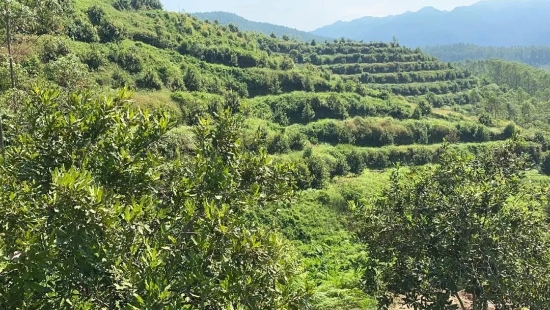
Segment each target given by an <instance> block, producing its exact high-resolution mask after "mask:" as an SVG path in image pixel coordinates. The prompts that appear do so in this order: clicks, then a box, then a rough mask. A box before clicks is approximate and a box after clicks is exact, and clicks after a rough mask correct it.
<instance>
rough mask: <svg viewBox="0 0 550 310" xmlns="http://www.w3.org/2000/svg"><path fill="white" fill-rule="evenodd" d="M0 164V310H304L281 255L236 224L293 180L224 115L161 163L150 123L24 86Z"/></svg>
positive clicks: (103, 104) (283, 250)
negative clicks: (185, 151)
mask: <svg viewBox="0 0 550 310" xmlns="http://www.w3.org/2000/svg"><path fill="white" fill-rule="evenodd" d="M9 121H10V123H9V124H8V125H9V126H10V128H14V130H10V132H9V134H10V136H9V141H10V144H9V145H8V146H7V148H6V153H5V156H0V227H2V230H0V257H1V260H0V307H2V308H4V307H5V306H7V307H8V308H11V309H22V308H26V309H39V308H49V309H101V308H106V309H117V308H124V309H307V307H308V302H307V301H308V300H307V296H308V293H307V291H306V289H305V287H304V286H303V285H302V284H301V283H302V282H301V280H300V279H299V278H298V277H297V276H296V275H297V274H298V273H300V270H299V266H298V263H297V260H296V259H295V258H294V257H293V254H292V253H293V252H292V250H290V249H289V248H288V245H287V244H286V243H285V242H284V241H283V240H281V239H280V237H279V236H278V235H277V234H275V233H273V232H270V231H266V230H264V229H262V228H260V227H258V225H256V224H255V223H254V222H251V220H250V217H249V216H248V213H249V212H251V211H252V210H254V209H255V208H258V207H260V206H262V205H264V204H266V203H277V202H280V203H284V202H285V201H288V199H289V198H290V197H291V195H290V194H291V192H292V189H293V184H294V182H293V177H292V174H291V171H290V170H289V169H288V167H286V166H281V165H277V164H274V163H272V161H271V159H270V158H269V157H268V156H267V153H266V151H265V150H263V149H262V148H261V147H260V148H258V149H257V150H255V151H249V150H246V149H245V148H244V146H242V145H241V142H240V139H239V137H241V133H240V132H239V131H240V129H239V128H240V127H239V126H240V124H241V123H242V122H241V121H240V120H238V119H236V118H234V117H233V116H232V115H231V113H229V112H223V113H220V114H219V115H215V116H214V117H213V118H212V119H210V120H202V121H201V122H200V123H199V125H198V126H197V127H196V130H195V136H196V137H197V139H196V141H197V144H196V147H195V150H194V154H195V155H194V156H192V157H190V156H188V157H182V158H176V159H175V160H173V161H172V160H168V159H164V158H163V157H162V156H161V153H160V152H158V150H161V149H162V148H163V144H162V143H163V140H162V139H161V138H162V137H163V136H164V135H165V133H166V132H167V131H168V130H169V129H170V128H172V127H173V126H174V122H173V121H172V120H171V118H170V116H169V115H168V114H167V113H166V112H163V111H154V112H153V111H147V110H140V109H136V108H133V107H131V106H130V102H129V98H128V96H127V94H126V93H124V92H123V93H121V94H120V95H118V96H116V97H113V98H110V97H96V96H91V95H89V94H85V93H73V94H70V95H69V96H67V97H64V96H61V95H60V93H59V91H56V90H51V89H43V88H40V87H35V89H34V91H33V93H32V94H31V96H30V98H29V100H27V101H25V102H23V103H22V109H21V111H20V116H19V117H17V118H13V119H10V120H9Z"/></svg>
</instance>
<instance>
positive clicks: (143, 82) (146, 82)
mask: <svg viewBox="0 0 550 310" xmlns="http://www.w3.org/2000/svg"><path fill="white" fill-rule="evenodd" d="M136 86H137V87H138V88H141V89H152V90H160V89H162V80H161V79H160V77H159V76H158V74H157V71H155V70H153V69H147V70H145V71H144V72H142V73H141V74H140V76H139V77H138V78H137V79H136Z"/></svg>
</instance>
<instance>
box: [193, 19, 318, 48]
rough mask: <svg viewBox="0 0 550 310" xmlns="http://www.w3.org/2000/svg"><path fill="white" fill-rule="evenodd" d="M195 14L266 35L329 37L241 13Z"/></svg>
mask: <svg viewBox="0 0 550 310" xmlns="http://www.w3.org/2000/svg"><path fill="white" fill-rule="evenodd" d="M192 15H193V16H196V17H198V18H199V19H201V20H205V21H206V20H208V21H211V22H214V23H216V22H217V23H219V24H221V25H226V26H229V25H230V24H232V25H234V26H237V27H239V28H240V29H241V30H242V31H250V32H259V33H263V34H265V35H272V34H273V35H276V36H278V37H280V38H283V37H284V38H291V39H296V40H299V41H302V42H306V41H311V40H317V41H320V42H321V41H325V40H328V38H325V37H322V36H318V35H314V34H311V33H309V32H306V31H300V30H297V29H294V28H290V27H285V26H279V25H274V24H270V23H262V22H254V21H250V20H247V19H245V18H243V17H241V16H239V15H236V14H233V13H227V12H201V13H193V14H192Z"/></svg>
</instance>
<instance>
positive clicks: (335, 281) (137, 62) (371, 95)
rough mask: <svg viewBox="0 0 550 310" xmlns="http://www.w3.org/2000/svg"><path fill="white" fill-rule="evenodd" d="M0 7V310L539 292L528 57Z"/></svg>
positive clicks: (136, 8) (507, 301)
mask: <svg viewBox="0 0 550 310" xmlns="http://www.w3.org/2000/svg"><path fill="white" fill-rule="evenodd" d="M0 14H1V16H2V18H1V19H0V29H1V30H0V37H1V38H2V41H3V42H6V43H5V44H4V45H2V47H1V48H0V53H1V54H0V308H2V309H227V310H237V309H239V310H244V309H300V310H301V309H316V310H317V309H320V310H324V309H327V310H328V309H331V310H332V309H343V310H352V309H388V308H391V307H399V306H400V305H406V306H407V307H409V308H414V309H434V307H435V309H451V308H454V309H461V310H465V309H470V308H472V309H473V310H477V309H483V310H486V309H490V308H498V309H521V308H529V309H546V308H548V306H550V299H549V298H550V279H549V278H548V276H547V275H548V271H549V270H550V244H549V241H550V233H549V232H550V230H549V228H550V227H549V223H550V208H549V207H548V206H549V202H548V199H549V198H550V195H549V193H550V191H549V186H550V177H549V175H550V152H549V145H550V105H549V103H550V89H549V85H550V84H549V83H547V81H549V79H550V77H549V76H550V74H549V73H547V72H545V71H543V70H539V69H535V68H532V67H529V66H528V65H524V64H519V63H512V62H507V61H503V60H489V61H486V60H479V61H470V62H465V63H463V64H452V63H448V62H442V61H440V60H439V59H437V58H436V57H434V56H430V55H428V54H425V53H424V52H423V51H422V50H420V49H419V48H414V49H413V48H407V47H405V46H402V45H401V44H399V43H398V42H397V41H395V40H394V41H392V42H370V43H363V42H356V41H352V40H347V39H337V40H326V41H325V40H323V41H319V40H316V39H311V40H310V39H308V40H307V41H305V42H304V41H301V40H298V39H294V38H292V37H283V36H279V35H276V34H273V35H264V34H261V33H257V32H247V31H243V30H242V29H240V28H239V27H237V26H236V25H235V24H229V25H222V24H221V23H219V22H218V23H217V22H215V21H202V20H200V19H199V18H197V17H195V16H191V15H188V14H181V13H174V12H166V11H163V10H162V5H161V3H160V2H159V1H158V0H102V1H92V0H82V1H76V2H71V1H57V0H41V1H36V0H16V1H10V2H6V4H5V7H4V9H3V10H1V11H0ZM451 304H452V305H451ZM469 305H472V307H470V306H469Z"/></svg>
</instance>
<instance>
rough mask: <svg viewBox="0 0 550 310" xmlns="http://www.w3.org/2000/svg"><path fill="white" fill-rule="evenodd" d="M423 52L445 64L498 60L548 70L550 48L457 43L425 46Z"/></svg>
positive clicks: (549, 67)
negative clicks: (445, 62)
mask: <svg viewBox="0 0 550 310" xmlns="http://www.w3.org/2000/svg"><path fill="white" fill-rule="evenodd" d="M423 51H424V52H426V53H427V54H429V55H433V56H435V57H437V58H438V59H441V60H442V61H447V62H462V61H466V60H472V61H475V60H490V59H500V60H507V61H515V62H521V63H524V64H528V65H531V66H534V67H539V68H543V69H546V70H548V69H550V47H548V46H513V47H495V46H479V45H474V44H464V43H457V44H449V45H436V46H427V47H425V48H423Z"/></svg>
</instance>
